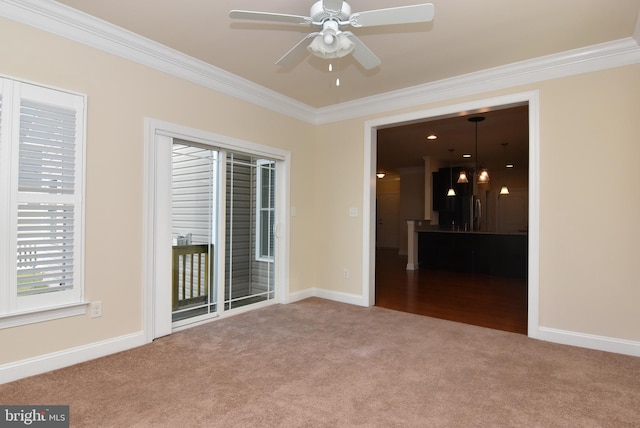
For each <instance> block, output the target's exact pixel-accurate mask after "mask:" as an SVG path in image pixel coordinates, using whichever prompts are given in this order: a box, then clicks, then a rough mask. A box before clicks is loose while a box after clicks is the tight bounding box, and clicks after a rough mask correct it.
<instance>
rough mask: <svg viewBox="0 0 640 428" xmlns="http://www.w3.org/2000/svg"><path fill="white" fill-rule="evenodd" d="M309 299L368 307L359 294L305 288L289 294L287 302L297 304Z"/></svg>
mask: <svg viewBox="0 0 640 428" xmlns="http://www.w3.org/2000/svg"><path fill="white" fill-rule="evenodd" d="M309 297H320V298H322V299H327V300H333V301H335V302H341V303H348V304H350V305H356V306H369V305H368V304H367V302H366V301H365V299H364V298H363V297H362V296H361V295H359V294H350V293H343V292H341V291H333V290H325V289H324V288H307V289H306V290H301V291H296V292H293V293H291V294H289V302H290V303H293V302H298V301H300V300H304V299H308V298H309Z"/></svg>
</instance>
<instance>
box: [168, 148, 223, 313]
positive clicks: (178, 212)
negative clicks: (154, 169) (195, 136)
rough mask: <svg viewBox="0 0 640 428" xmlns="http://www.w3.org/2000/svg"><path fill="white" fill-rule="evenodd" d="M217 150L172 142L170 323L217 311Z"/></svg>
mask: <svg viewBox="0 0 640 428" xmlns="http://www.w3.org/2000/svg"><path fill="white" fill-rule="evenodd" d="M217 159H218V152H216V151H213V150H211V149H208V148H204V147H200V146H198V145H195V144H194V145H190V144H188V143H183V144H181V143H174V144H173V150H172V208H171V209H172V211H171V232H172V236H173V246H172V267H173V278H172V287H173V288H172V295H173V298H172V307H173V313H172V321H180V320H184V319H187V318H191V317H194V316H202V315H209V314H212V313H215V312H216V311H217V310H216V302H217V297H216V287H215V284H214V282H215V281H214V280H215V278H216V275H215V270H216V269H215V264H214V261H215V252H214V250H215V246H214V243H215V242H216V236H215V233H216V227H215V226H216V212H217V211H216V206H217V198H218V191H217V168H218V164H217Z"/></svg>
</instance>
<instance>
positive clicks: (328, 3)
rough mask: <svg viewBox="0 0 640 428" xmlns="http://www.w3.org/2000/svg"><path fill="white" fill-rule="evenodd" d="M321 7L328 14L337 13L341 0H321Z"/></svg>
mask: <svg viewBox="0 0 640 428" xmlns="http://www.w3.org/2000/svg"><path fill="white" fill-rule="evenodd" d="M322 9H324V10H325V11H326V12H328V13H330V14H333V15H337V14H339V13H340V11H341V10H342V0H323V1H322Z"/></svg>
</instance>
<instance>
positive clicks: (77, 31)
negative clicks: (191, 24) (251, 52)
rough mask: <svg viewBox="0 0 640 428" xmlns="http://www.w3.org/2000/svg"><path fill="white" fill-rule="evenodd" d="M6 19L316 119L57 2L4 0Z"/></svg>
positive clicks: (302, 108) (1, 9)
mask: <svg viewBox="0 0 640 428" xmlns="http://www.w3.org/2000/svg"><path fill="white" fill-rule="evenodd" d="M0 16H3V17H5V18H8V19H11V20H14V21H17V22H20V23H23V24H26V25H30V26H32V27H35V28H37V29H39V30H43V31H47V32H49V33H53V34H56V35H58V36H61V37H64V38H67V39H70V40H73V41H75V42H78V43H82V44H85V45H87V46H90V47H93V48H96V49H99V50H102V51H104V52H108V53H111V54H113V55H117V56H119V57H121V58H125V59H128V60H130V61H133V62H136V63H139V64H142V65H145V66H148V67H151V68H153V69H156V70H159V71H162V72H164V73H167V74H170V75H173V76H176V77H179V78H181V79H184V80H187V81H190V82H193V83H196V84H198V85H200V86H203V87H206V88H209V89H213V90H215V91H218V92H221V93H224V94H226V95H230V96H232V97H235V98H238V99H241V100H244V101H247V102H250V103H252V104H255V105H258V106H261V107H264V108H267V109H269V110H274V111H277V112H279V113H282V114H284V115H287V116H290V117H293V118H296V119H300V120H303V121H306V122H313V121H314V118H315V109H314V108H312V107H310V106H308V105H306V104H304V103H301V102H299V101H296V100H294V99H292V98H289V97H286V96H284V95H282V94H280V93H277V92H275V91H272V90H270V89H267V88H265V87H264V86H260V85H257V84H255V83H253V82H251V81H249V80H247V79H243V78H241V77H239V76H236V75H235V74H232V73H229V72H227V71H225V70H222V69H220V68H217V67H215V66H212V65H210V64H208V63H205V62H204V61H200V60H197V59H195V58H193V57H191V56H188V55H185V54H183V53H181V52H178V51H176V50H174V49H171V48H169V47H167V46H164V45H162V44H160V43H157V42H154V41H153V40H150V39H147V38H145V37H142V36H140V35H138V34H135V33H133V32H131V31H128V30H125V29H123V28H120V27H118V26H115V25H113V24H110V23H108V22H105V21H103V20H101V19H98V18H96V17H94V16H91V15H88V14H86V13H83V12H80V11H78V10H76V9H73V8H70V7H68V6H66V5H63V4H60V3H57V2H54V1H51V0H0Z"/></svg>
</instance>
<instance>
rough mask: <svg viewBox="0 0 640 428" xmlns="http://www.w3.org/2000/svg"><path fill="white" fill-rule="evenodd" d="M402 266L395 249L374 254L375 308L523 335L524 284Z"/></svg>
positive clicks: (489, 277)
mask: <svg viewBox="0 0 640 428" xmlns="http://www.w3.org/2000/svg"><path fill="white" fill-rule="evenodd" d="M406 266H407V257H406V256H400V255H398V250H397V249H378V250H377V251H376V306H380V307H383V308H388V309H395V310H398V311H403V312H410V313H414V314H419V315H427V316H430V317H434V318H442V319H447V320H451V321H458V322H462V323H466V324H473V325H478V326H482V327H488V328H493V329H496V330H504V331H510V332H514V333H521V334H526V333H527V282H526V280H521V279H514V278H502V277H496V276H490V275H484V274H472V273H460V272H449V271H442V270H440V271H438V270H430V269H418V270H415V271H408V270H406Z"/></svg>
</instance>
